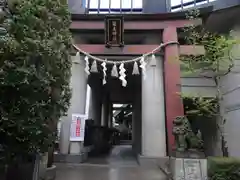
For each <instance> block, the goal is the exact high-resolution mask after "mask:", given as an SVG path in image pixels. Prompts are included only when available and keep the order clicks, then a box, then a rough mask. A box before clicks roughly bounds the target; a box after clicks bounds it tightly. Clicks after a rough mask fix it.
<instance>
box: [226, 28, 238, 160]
mask: <svg viewBox="0 0 240 180" xmlns="http://www.w3.org/2000/svg"><path fill="white" fill-rule="evenodd" d="M234 36H235V38H236V39H239V38H240V26H236V27H235V28H234ZM238 41H239V40H238ZM234 49H235V48H234ZM232 56H233V58H234V59H235V61H234V68H233V69H232V72H231V73H230V74H228V75H227V76H225V77H224V78H222V92H223V93H224V98H223V104H222V105H223V106H224V115H225V118H226V125H225V137H226V140H227V146H228V151H229V155H230V156H235V157H240V138H239V137H240V131H239V127H240V119H239V117H240V46H237V47H236V49H235V50H234V53H233V55H232Z"/></svg>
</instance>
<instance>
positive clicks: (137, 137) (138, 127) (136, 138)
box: [132, 87, 142, 155]
mask: <svg viewBox="0 0 240 180" xmlns="http://www.w3.org/2000/svg"><path fill="white" fill-rule="evenodd" d="M139 90H141V87H139ZM141 116H142V115H141V91H139V92H136V93H135V98H134V102H133V116H132V130H133V131H132V142H133V150H134V152H135V153H136V154H138V155H140V154H141V144H142V142H141V141H142V117H141Z"/></svg>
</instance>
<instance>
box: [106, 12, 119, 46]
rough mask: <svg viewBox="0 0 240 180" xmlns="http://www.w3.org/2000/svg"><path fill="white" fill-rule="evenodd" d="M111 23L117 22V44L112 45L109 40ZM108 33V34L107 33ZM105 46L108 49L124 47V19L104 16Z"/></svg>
mask: <svg viewBox="0 0 240 180" xmlns="http://www.w3.org/2000/svg"><path fill="white" fill-rule="evenodd" d="M112 21H117V22H118V23H117V24H118V25H117V36H118V39H117V42H116V43H114V44H113V43H112V41H111V39H110V33H111V30H110V27H111V26H110V23H111V22H112ZM109 31H110V32H109ZM105 45H106V47H108V48H110V47H123V46H124V17H123V16H116V15H113V16H106V17H105Z"/></svg>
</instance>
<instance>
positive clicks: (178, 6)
mask: <svg viewBox="0 0 240 180" xmlns="http://www.w3.org/2000/svg"><path fill="white" fill-rule="evenodd" d="M213 1H216V0H171V8H172V11H180V10H182V9H188V8H192V7H195V6H200V5H203V4H207V3H211V2H213Z"/></svg>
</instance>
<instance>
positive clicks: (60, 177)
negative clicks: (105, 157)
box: [56, 164, 167, 180]
mask: <svg viewBox="0 0 240 180" xmlns="http://www.w3.org/2000/svg"><path fill="white" fill-rule="evenodd" d="M57 167H58V168H57V178H56V180H167V179H166V178H165V176H164V175H163V174H162V173H161V171H160V170H159V169H152V168H149V169H148V168H143V167H133V166H129V167H127V166H126V167H123V166H120V167H117V166H115V167H110V166H106V165H89V164H88V165H84V164H82V165H66V164H65V165H60V164H58V165H57Z"/></svg>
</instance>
